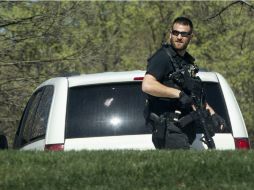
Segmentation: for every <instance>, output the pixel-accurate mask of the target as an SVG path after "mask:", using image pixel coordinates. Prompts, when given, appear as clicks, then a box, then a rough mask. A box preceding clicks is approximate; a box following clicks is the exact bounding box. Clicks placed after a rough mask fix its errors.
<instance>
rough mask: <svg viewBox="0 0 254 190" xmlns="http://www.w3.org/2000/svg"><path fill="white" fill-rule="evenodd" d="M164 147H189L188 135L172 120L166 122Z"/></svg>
mask: <svg viewBox="0 0 254 190" xmlns="http://www.w3.org/2000/svg"><path fill="white" fill-rule="evenodd" d="M165 148H166V149H189V148H190V144H189V139H188V136H187V135H186V134H185V133H183V132H182V130H181V129H180V128H178V127H177V126H175V124H174V123H173V122H167V130H166V135H165Z"/></svg>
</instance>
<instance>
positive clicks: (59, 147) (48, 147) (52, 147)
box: [44, 144, 64, 151]
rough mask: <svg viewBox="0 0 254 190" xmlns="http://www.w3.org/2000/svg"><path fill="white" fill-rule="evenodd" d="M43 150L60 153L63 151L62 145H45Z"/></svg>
mask: <svg viewBox="0 0 254 190" xmlns="http://www.w3.org/2000/svg"><path fill="white" fill-rule="evenodd" d="M44 150H50V151H61V150H64V144H47V145H45V148H44Z"/></svg>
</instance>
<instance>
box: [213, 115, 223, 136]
mask: <svg viewBox="0 0 254 190" xmlns="http://www.w3.org/2000/svg"><path fill="white" fill-rule="evenodd" d="M211 117H212V121H213V123H214V125H215V126H216V127H217V128H218V129H219V131H220V132H224V131H225V130H226V122H225V120H224V119H223V118H222V117H221V116H219V115H218V114H217V113H215V114H213V115H212V116H211Z"/></svg>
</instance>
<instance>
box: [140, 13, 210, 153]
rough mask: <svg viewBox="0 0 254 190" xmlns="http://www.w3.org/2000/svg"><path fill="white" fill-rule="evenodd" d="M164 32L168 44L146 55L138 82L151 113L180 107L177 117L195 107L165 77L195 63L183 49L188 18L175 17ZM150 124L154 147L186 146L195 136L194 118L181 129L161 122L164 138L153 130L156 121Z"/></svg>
mask: <svg viewBox="0 0 254 190" xmlns="http://www.w3.org/2000/svg"><path fill="white" fill-rule="evenodd" d="M168 32H169V42H170V44H167V45H163V46H162V47H161V48H160V49H159V50H158V51H157V52H156V53H155V54H154V55H153V56H152V57H151V58H149V59H148V65H147V72H146V74H145V77H144V80H143V83H142V90H143V92H145V93H146V94H148V97H149V98H148V100H149V106H148V107H149V113H154V114H155V115H157V116H159V117H160V118H161V116H162V115H164V116H165V113H175V112H176V110H179V111H180V113H179V114H180V117H183V116H185V115H187V114H188V113H190V112H191V111H193V110H195V107H193V100H192V98H191V97H190V94H186V93H185V92H184V91H183V89H182V88H181V87H179V86H178V85H176V84H175V82H174V81H170V80H168V79H169V75H170V74H172V73H174V72H175V71H176V70H177V69H182V68H183V67H184V66H185V65H188V66H192V67H195V65H194V60H195V59H194V58H193V57H192V56H191V55H190V54H189V53H188V52H187V51H186V49H187V47H188V45H189V43H190V41H191V39H192V37H193V24H192V22H191V20H189V19H188V18H185V17H178V18H176V19H175V20H174V22H173V24H172V26H171V28H170V29H169V31H168ZM206 109H208V110H209V112H210V114H211V115H213V114H214V113H215V112H214V110H213V109H212V108H211V107H210V106H209V105H208V104H206ZM166 115H168V114H166ZM167 119H168V118H167ZM150 121H151V120H150ZM150 124H151V125H153V143H154V145H155V147H156V148H172V149H178V148H184V149H188V148H189V146H190V144H192V142H193V141H194V139H195V137H196V131H195V124H194V122H192V123H190V124H188V125H187V126H185V127H184V128H182V129H178V128H177V127H176V128H175V126H173V128H175V129H172V131H169V132H168V128H167V126H161V127H162V128H163V127H166V128H167V129H166V130H164V129H163V130H162V131H163V133H167V134H166V135H169V138H168V139H167V137H165V136H164V135H165V134H163V136H164V138H161V136H160V137H158V136H157V135H156V134H155V133H156V132H158V130H160V129H158V124H155V122H154V121H152V122H150ZM162 125H164V124H162ZM159 128H160V127H159ZM159 133H161V132H159ZM172 134H173V135H172Z"/></svg>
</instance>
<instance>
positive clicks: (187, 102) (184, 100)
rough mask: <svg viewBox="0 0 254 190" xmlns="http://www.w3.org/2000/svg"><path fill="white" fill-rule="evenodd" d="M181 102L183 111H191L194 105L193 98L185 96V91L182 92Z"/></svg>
mask: <svg viewBox="0 0 254 190" xmlns="http://www.w3.org/2000/svg"><path fill="white" fill-rule="evenodd" d="M179 101H180V103H181V108H182V109H190V108H191V106H192V104H193V100H192V98H191V97H189V96H188V95H187V94H185V93H184V92H183V91H181V92H180V97H179Z"/></svg>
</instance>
